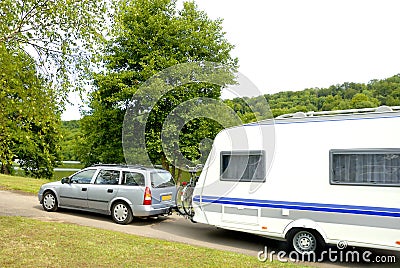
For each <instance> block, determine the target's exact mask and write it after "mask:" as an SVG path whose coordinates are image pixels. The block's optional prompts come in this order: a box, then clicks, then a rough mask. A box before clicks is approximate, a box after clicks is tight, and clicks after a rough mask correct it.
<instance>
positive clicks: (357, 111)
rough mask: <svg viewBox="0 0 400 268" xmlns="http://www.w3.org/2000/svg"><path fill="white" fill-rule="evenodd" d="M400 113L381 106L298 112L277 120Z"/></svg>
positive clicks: (398, 107)
mask: <svg viewBox="0 0 400 268" xmlns="http://www.w3.org/2000/svg"><path fill="white" fill-rule="evenodd" d="M395 111H400V106H379V107H376V108H362V109H348V110H335V111H321V112H314V111H310V112H306V113H304V112H296V113H291V114H283V115H280V116H277V117H276V119H285V118H305V117H312V116H324V115H341V114H360V113H388V112H395Z"/></svg>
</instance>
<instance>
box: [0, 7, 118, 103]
mask: <svg viewBox="0 0 400 268" xmlns="http://www.w3.org/2000/svg"><path fill="white" fill-rule="evenodd" d="M109 2H110V1H106V0H104V1H102V0H96V1H92V0H80V1H76V0H57V1H56V0H44V1H43V0H2V1H0V17H1V24H0V44H4V45H5V46H6V47H7V48H9V49H19V50H24V51H25V52H26V53H29V54H30V55H32V56H33V57H34V58H35V59H36V63H37V65H38V66H41V67H44V68H45V69H46V72H43V73H44V74H52V75H53V76H50V77H51V78H53V79H52V81H53V82H54V83H58V84H59V86H60V88H59V89H60V91H59V92H58V93H59V95H58V97H59V98H61V99H63V100H64V99H65V98H66V97H67V94H66V90H65V89H67V88H68V87H69V86H71V82H73V83H76V84H79V83H80V82H81V81H83V79H82V77H80V79H76V77H77V75H80V76H82V75H83V74H84V73H85V72H82V71H84V70H85V69H86V68H87V67H89V65H90V61H89V60H90V59H91V55H96V53H95V52H96V50H97V49H98V47H99V46H100V45H101V42H102V40H103V32H104V29H105V26H106V24H105V18H106V16H107V3H109Z"/></svg>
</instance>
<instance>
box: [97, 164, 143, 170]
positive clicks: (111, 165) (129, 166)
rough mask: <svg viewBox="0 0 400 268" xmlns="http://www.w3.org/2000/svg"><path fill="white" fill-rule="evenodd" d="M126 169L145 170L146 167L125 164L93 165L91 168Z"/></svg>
mask: <svg viewBox="0 0 400 268" xmlns="http://www.w3.org/2000/svg"><path fill="white" fill-rule="evenodd" d="M99 166H102V167H126V168H139V169H145V168H146V167H145V166H143V165H127V164H100V163H99V164H94V165H92V167H99Z"/></svg>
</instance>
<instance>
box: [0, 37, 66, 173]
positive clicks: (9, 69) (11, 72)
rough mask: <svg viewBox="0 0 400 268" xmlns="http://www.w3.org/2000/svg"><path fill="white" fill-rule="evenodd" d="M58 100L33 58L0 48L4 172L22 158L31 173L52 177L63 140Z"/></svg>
mask: <svg viewBox="0 0 400 268" xmlns="http://www.w3.org/2000/svg"><path fill="white" fill-rule="evenodd" d="M55 99H56V95H55V93H54V91H53V90H52V88H51V87H48V84H47V83H46V81H45V80H44V79H42V78H41V77H40V75H39V74H38V73H37V70H36V67H35V62H34V60H33V59H32V58H31V57H29V56H28V55H27V54H26V53H25V52H23V51H20V50H8V49H6V48H5V47H4V46H2V45H0V114H1V117H0V143H1V145H0V161H1V173H5V174H9V173H10V172H11V171H12V170H11V164H12V161H13V160H15V159H19V160H20V165H21V167H22V168H23V169H24V170H25V172H26V173H27V174H30V175H33V176H35V177H45V178H51V176H52V173H53V167H54V166H55V165H56V164H57V161H58V158H59V156H58V152H59V141H60V138H61V135H60V133H59V131H58V125H59V122H60V111H59V110H58V109H57V107H56V102H55Z"/></svg>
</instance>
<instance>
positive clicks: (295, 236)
mask: <svg viewBox="0 0 400 268" xmlns="http://www.w3.org/2000/svg"><path fill="white" fill-rule="evenodd" d="M288 242H289V243H290V245H291V247H292V248H293V249H294V250H295V251H296V252H297V253H299V254H301V255H303V254H310V253H318V252H319V251H320V250H322V249H323V248H324V247H325V242H324V240H323V238H322V237H321V235H320V234H319V233H318V232H317V231H315V230H312V229H293V230H292V231H290V233H289V235H288Z"/></svg>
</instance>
